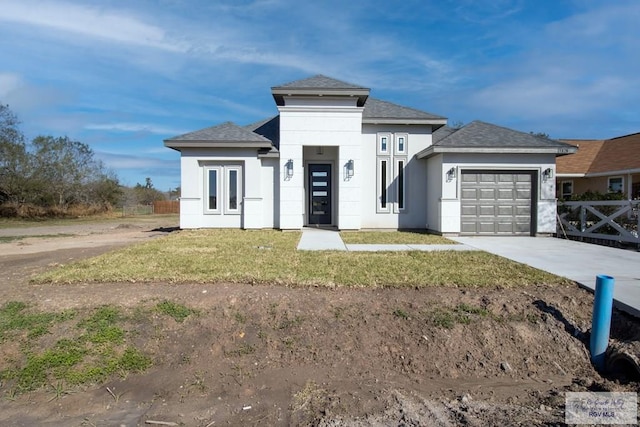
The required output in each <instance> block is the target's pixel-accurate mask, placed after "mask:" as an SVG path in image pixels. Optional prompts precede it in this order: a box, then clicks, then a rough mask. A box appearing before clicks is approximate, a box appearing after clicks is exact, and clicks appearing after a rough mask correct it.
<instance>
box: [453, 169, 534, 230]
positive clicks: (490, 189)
mask: <svg viewBox="0 0 640 427" xmlns="http://www.w3.org/2000/svg"><path fill="white" fill-rule="evenodd" d="M461 178H462V182H461V218H460V224H461V227H460V231H461V232H462V233H463V234H505V235H508V234H529V233H530V230H531V205H532V202H531V199H532V194H533V191H532V183H533V179H532V174H530V173H514V172H493V171H486V172H485V171H482V172H473V173H466V172H464V171H462V173H461Z"/></svg>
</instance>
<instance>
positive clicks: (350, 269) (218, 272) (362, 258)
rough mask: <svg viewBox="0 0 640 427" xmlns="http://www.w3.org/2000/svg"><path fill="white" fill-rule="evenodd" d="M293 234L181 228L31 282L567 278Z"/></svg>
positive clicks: (382, 282)
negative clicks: (314, 245)
mask: <svg viewBox="0 0 640 427" xmlns="http://www.w3.org/2000/svg"><path fill="white" fill-rule="evenodd" d="M299 239H300V233H297V232H281V231H274V230H269V231H262V230H261V231H248V230H182V231H179V232H175V233H172V234H171V235H169V236H167V237H164V238H159V239H155V240H151V241H148V242H145V243H141V244H138V245H134V246H130V247H127V248H124V249H120V250H116V251H113V252H110V253H107V254H104V255H101V256H98V257H95V258H91V259H87V260H83V261H79V262H75V263H72V264H68V265H64V266H61V267H59V268H56V269H53V270H50V271H48V272H45V273H43V274H41V275H39V276H38V277H36V278H35V279H34V280H35V281H36V282H39V283H73V282H170V283H212V282H233V283H277V284H283V285H289V286H296V285H317V286H355V287H358V286H367V287H371V286H373V287H377V286H379V287H387V286H393V287H400V286H412V287H426V286H461V287H484V286H493V287H495V286H504V287H512V286H521V285H528V284H541V283H567V281H566V280H565V279H562V278H560V277H557V276H554V275H552V274H549V273H546V272H543V271H540V270H537V269H534V268H532V267H528V266H526V265H523V264H519V263H516V262H513V261H509V260H507V259H505V258H501V257H497V256H494V255H491V254H489V253H486V252H481V251H471V252H455V251H439V252H418V251H409V252H340V251H319V252H316V251H298V250H296V245H297V243H298V240H299Z"/></svg>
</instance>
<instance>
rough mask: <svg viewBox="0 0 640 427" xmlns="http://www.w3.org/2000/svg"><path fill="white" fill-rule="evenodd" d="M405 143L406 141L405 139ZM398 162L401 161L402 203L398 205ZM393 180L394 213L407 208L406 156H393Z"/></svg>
mask: <svg viewBox="0 0 640 427" xmlns="http://www.w3.org/2000/svg"><path fill="white" fill-rule="evenodd" d="M405 144H406V141H405ZM399 162H402V202H403V203H402V204H403V206H402V207H400V196H401V194H400V167H399V165H398V163H399ZM393 167H394V173H393V180H394V182H395V184H396V185H395V186H394V190H395V193H396V197H395V203H394V204H393V211H394V212H395V213H401V212H404V211H405V210H407V158H406V157H395V158H394V159H393Z"/></svg>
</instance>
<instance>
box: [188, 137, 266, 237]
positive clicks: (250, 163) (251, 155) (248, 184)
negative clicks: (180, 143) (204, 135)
mask: <svg viewBox="0 0 640 427" xmlns="http://www.w3.org/2000/svg"><path fill="white" fill-rule="evenodd" d="M180 163H181V182H182V196H181V197H180V227H181V228H262V227H263V226H264V221H263V205H262V204H263V197H262V185H261V179H262V168H261V162H260V159H258V157H257V152H256V150H255V149H230V148H229V149H218V150H216V151H215V152H212V151H207V150H197V149H183V150H182V155H181V158H180ZM224 165H233V166H241V167H242V175H241V181H240V182H241V189H242V199H241V200H240V201H239V203H240V213H239V214H225V213H224V210H223V212H221V213H220V214H211V213H206V212H205V200H206V197H205V168H206V167H207V166H224ZM247 204H249V205H250V206H249V207H247ZM245 211H247V212H245ZM247 213H248V215H247Z"/></svg>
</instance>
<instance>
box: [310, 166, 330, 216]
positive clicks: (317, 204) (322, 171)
mask: <svg viewBox="0 0 640 427" xmlns="http://www.w3.org/2000/svg"><path fill="white" fill-rule="evenodd" d="M307 169H308V170H309V225H322V224H331V165H327V164H311V165H309V167H308V168H307Z"/></svg>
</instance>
